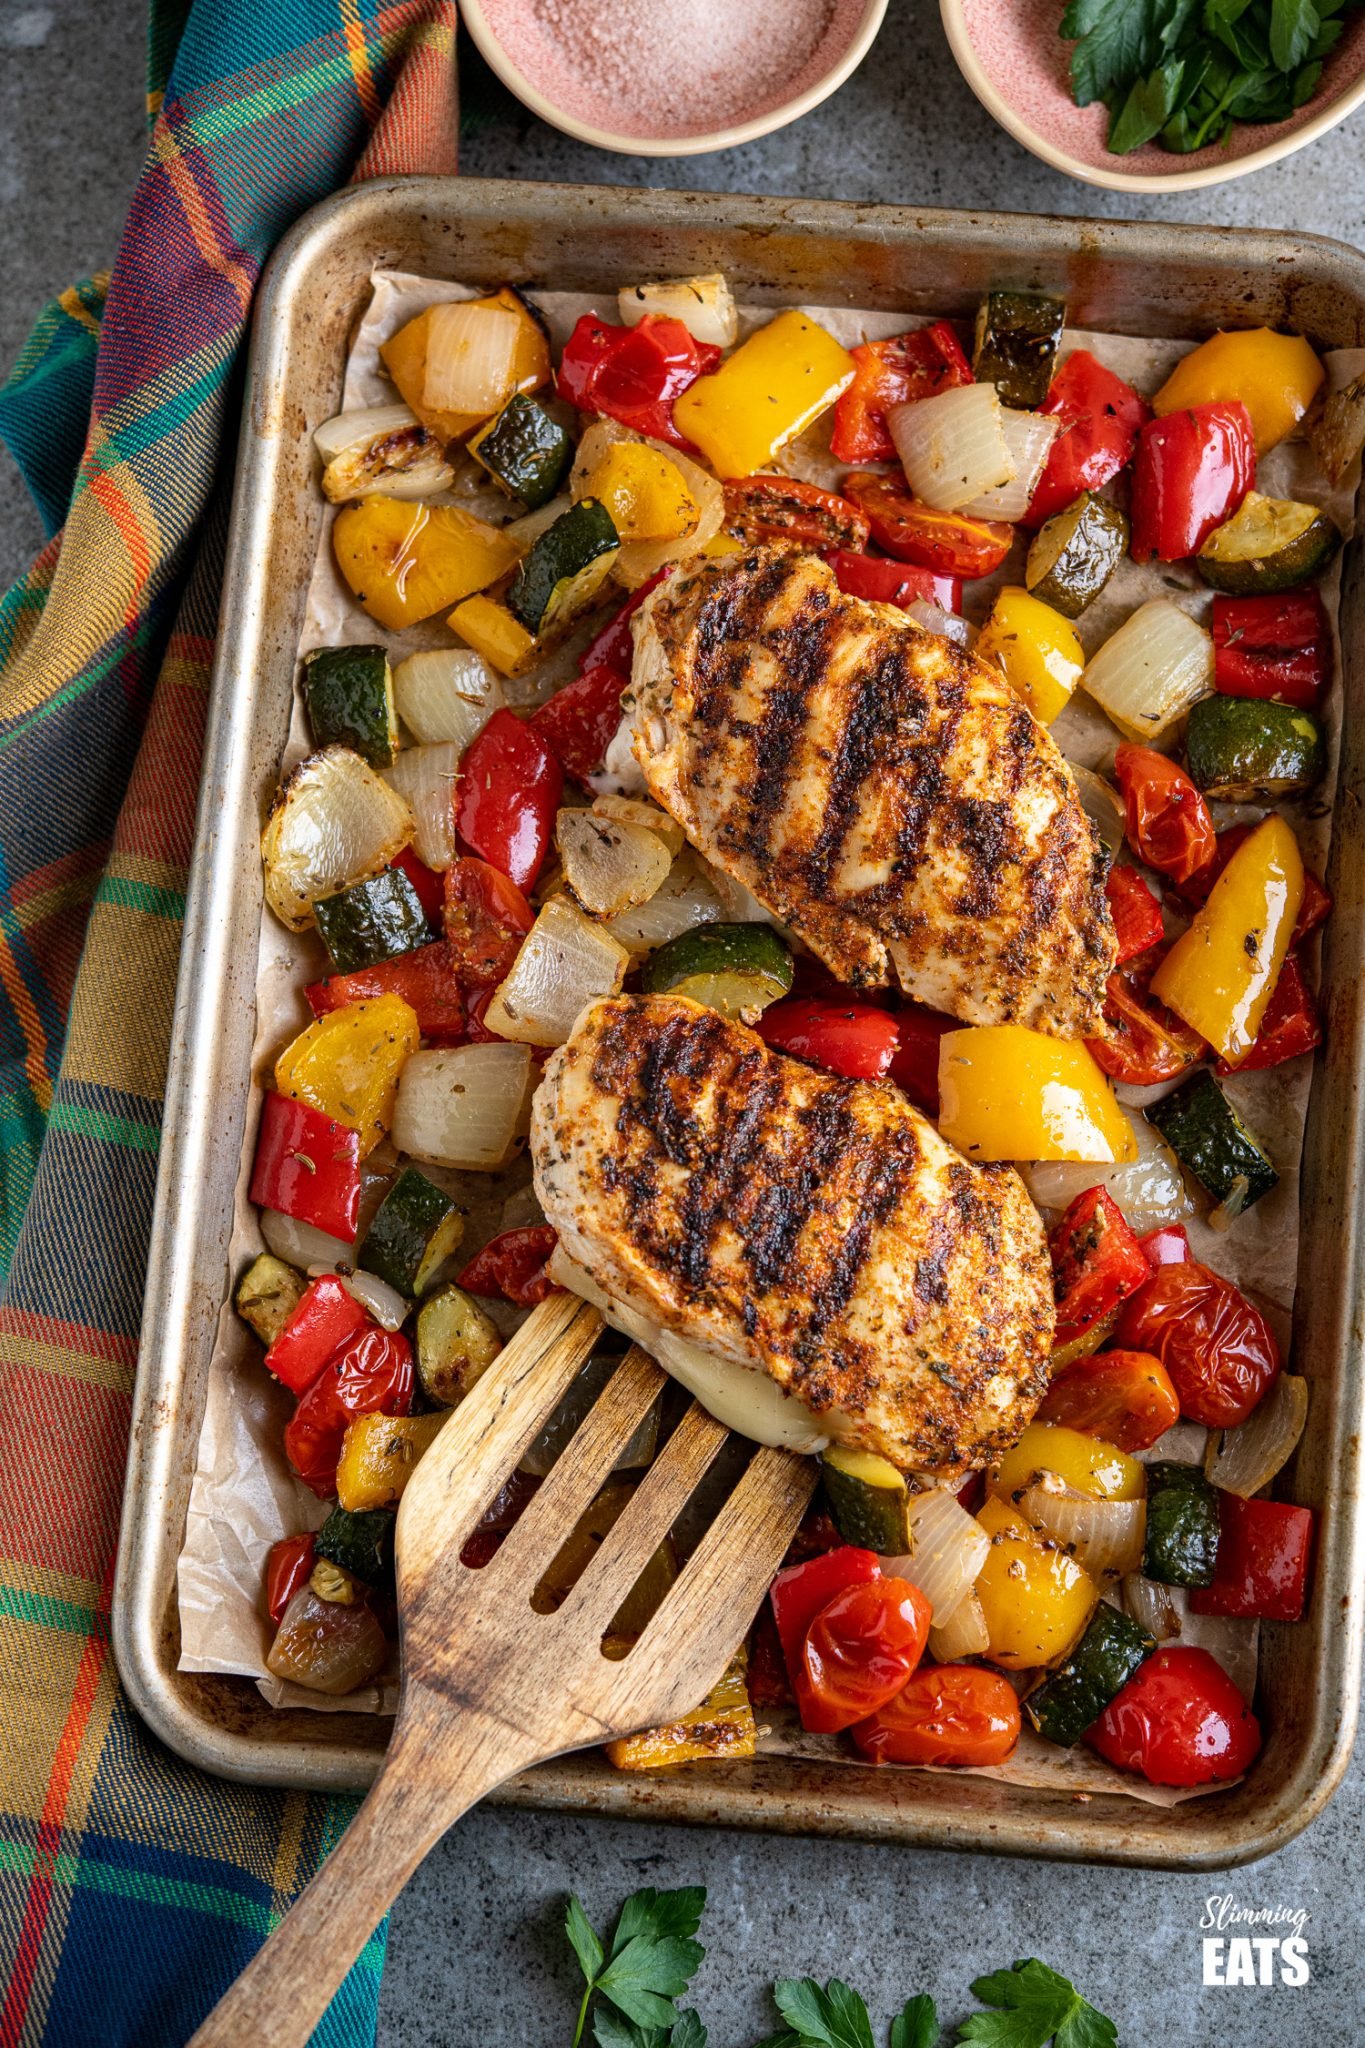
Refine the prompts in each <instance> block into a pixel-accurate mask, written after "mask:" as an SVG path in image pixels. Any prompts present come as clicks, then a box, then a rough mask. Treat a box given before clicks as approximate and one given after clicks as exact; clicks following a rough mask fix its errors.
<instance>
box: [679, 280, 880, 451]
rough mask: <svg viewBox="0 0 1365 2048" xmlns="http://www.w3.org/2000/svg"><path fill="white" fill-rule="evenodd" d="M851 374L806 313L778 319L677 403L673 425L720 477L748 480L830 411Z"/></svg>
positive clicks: (851, 366)
mask: <svg viewBox="0 0 1365 2048" xmlns="http://www.w3.org/2000/svg"><path fill="white" fill-rule="evenodd" d="M855 368H856V365H855V363H854V361H853V358H852V356H851V355H850V354H849V352H848V350H847V349H846V348H841V347H840V346H839V344H838V342H837V341H836V340H835V339H834V336H833V335H832V334H828V333H826V331H825V329H824V328H823V327H817V325H816V324H815V322H814V321H813V320H811V319H808V318H807V316H806V314H804V313H798V312H796V311H795V310H792V311H789V312H786V313H779V314H778V316H777V318H776V319H775V320H770V321H769V322H768V325H767V326H766V327H760V328H759V329H758V330H757V332H756V333H754V334H751V335H750V336H749V339H748V340H747V341H746V342H743V343H742V344H741V345H740V347H739V348H737V349H736V350H735V352H734V354H733V355H732V356H727V357H726V359H725V361H724V362H723V363H722V364H721V366H720V368H719V369H718V370H716V371H715V372H714V373H713V374H712V375H711V376H709V377H698V379H697V381H696V383H695V384H693V385H690V386H689V387H688V389H687V390H686V391H684V392H683V394H682V397H681V398H679V399H676V400H675V401H674V405H673V422H674V425H675V426H676V427H677V428H678V431H679V432H680V433H683V434H686V435H687V437H688V439H689V440H690V441H695V442H696V444H697V446H698V448H700V450H701V452H702V454H703V455H704V456H705V457H706V459H707V461H708V462H709V463H710V465H711V467H712V469H714V470H715V472H716V474H717V476H752V475H753V473H754V471H755V470H756V469H765V468H766V467H767V465H768V464H769V463H770V462H771V461H772V459H773V457H774V455H776V453H777V451H778V449H779V448H781V447H782V446H783V444H784V442H787V441H790V440H791V438H792V436H793V435H794V434H799V433H801V432H802V431H803V429H804V428H806V427H808V426H809V425H810V423H811V421H812V420H816V419H819V417H820V415H821V413H822V412H825V411H827V410H828V408H829V407H830V406H831V405H833V403H834V401H835V399H836V398H837V397H838V396H839V393H840V392H841V391H842V390H843V389H844V387H845V385H847V384H850V383H851V382H852V381H853V373H854V370H855Z"/></svg>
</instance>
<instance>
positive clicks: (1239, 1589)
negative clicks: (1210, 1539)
mask: <svg viewBox="0 0 1365 2048" xmlns="http://www.w3.org/2000/svg"><path fill="white" fill-rule="evenodd" d="M1312 1554H1313V1510H1312V1509H1311V1508H1296V1507H1294V1506H1292V1505H1291V1504H1290V1502H1289V1501H1287V1500H1242V1499H1241V1498H1240V1497H1239V1496H1238V1495H1237V1494H1235V1493H1220V1494H1219V1496H1218V1562H1217V1564H1216V1566H1215V1567H1214V1574H1213V1583H1212V1585H1209V1586H1196V1587H1193V1588H1191V1591H1190V1606H1191V1608H1192V1609H1193V1611H1194V1612H1195V1613H1196V1614H1231V1615H1235V1616H1237V1617H1238V1618H1239V1619H1241V1620H1246V1621H1251V1620H1254V1619H1255V1618H1257V1617H1259V1618H1260V1619H1261V1620H1262V1621H1302V1619H1303V1610H1304V1607H1305V1606H1306V1605H1307V1601H1308V1566H1309V1561H1310V1559H1311V1557H1312Z"/></svg>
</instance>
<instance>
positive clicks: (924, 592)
mask: <svg viewBox="0 0 1365 2048" xmlns="http://www.w3.org/2000/svg"><path fill="white" fill-rule="evenodd" d="M829 566H830V568H831V569H832V570H833V571H834V574H835V577H836V579H837V581H838V584H839V588H840V590H842V591H843V593H844V595H845V596H846V597H863V598H866V599H867V600H868V602H869V603H870V604H897V605H900V607H901V608H902V610H903V609H904V608H905V606H906V605H908V604H916V603H919V604H936V605H937V606H938V607H939V609H940V610H941V611H945V612H960V611H961V610H962V578H961V577H960V576H940V575H938V574H937V573H936V572H935V571H934V570H933V569H917V568H916V567H915V565H914V563H913V562H893V561H891V560H890V559H889V558H888V557H887V556H885V555H856V554H850V553H849V552H848V551H847V550H846V549H844V548H839V549H836V551H835V552H834V554H832V555H831V556H830V558H829Z"/></svg>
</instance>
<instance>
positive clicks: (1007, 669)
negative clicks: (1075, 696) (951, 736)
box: [976, 584, 1085, 725]
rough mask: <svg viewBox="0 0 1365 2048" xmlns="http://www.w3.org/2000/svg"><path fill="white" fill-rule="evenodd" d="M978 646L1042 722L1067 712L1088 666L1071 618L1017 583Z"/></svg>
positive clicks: (1000, 601)
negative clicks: (1083, 671)
mask: <svg viewBox="0 0 1365 2048" xmlns="http://www.w3.org/2000/svg"><path fill="white" fill-rule="evenodd" d="M976 651H977V653H978V654H979V655H980V657H981V659H982V660H983V661H989V662H993V663H994V664H995V666H996V668H998V669H999V671H1000V673H1001V675H1002V676H1003V677H1004V678H1005V681H1006V682H1007V683H1008V684H1009V686H1010V688H1011V689H1012V690H1013V691H1014V694H1015V696H1016V697H1022V698H1023V700H1024V702H1025V703H1026V704H1027V705H1028V708H1029V710H1030V711H1031V712H1032V713H1033V715H1034V717H1035V718H1036V719H1037V720H1038V721H1039V722H1040V724H1042V725H1051V723H1052V721H1053V719H1054V718H1057V717H1059V716H1060V714H1061V713H1062V712H1063V711H1065V709H1066V707H1067V704H1068V703H1069V701H1070V698H1071V692H1072V691H1073V690H1074V689H1075V687H1076V685H1077V683H1078V682H1079V681H1080V679H1081V671H1082V669H1083V668H1084V667H1085V650H1084V649H1083V648H1082V646H1081V643H1080V641H1079V640H1078V639H1077V637H1076V629H1075V627H1074V626H1073V625H1072V624H1071V623H1070V621H1069V620H1068V619H1064V618H1063V617H1062V615H1061V613H1060V612H1055V611H1053V609H1052V606H1051V605H1050V604H1044V603H1043V601H1042V599H1041V598H1039V597H1033V596H1031V595H1030V594H1029V592H1028V591H1027V590H1021V589H1019V588H1018V586H1017V585H1015V584H1007V585H1006V586H1005V588H1004V589H1003V590H1002V591H1001V592H1000V594H999V595H998V597H997V598H996V600H995V603H994V605H993V606H992V608H991V615H990V617H989V618H988V619H987V621H986V623H985V625H984V626H983V627H982V628H981V634H980V637H979V639H978V640H977V643H976Z"/></svg>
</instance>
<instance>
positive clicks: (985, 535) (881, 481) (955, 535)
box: [844, 470, 1014, 580]
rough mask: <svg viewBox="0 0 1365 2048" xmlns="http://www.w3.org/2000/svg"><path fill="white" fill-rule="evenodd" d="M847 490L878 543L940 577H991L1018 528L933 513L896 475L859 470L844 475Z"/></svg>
mask: <svg viewBox="0 0 1365 2048" xmlns="http://www.w3.org/2000/svg"><path fill="white" fill-rule="evenodd" d="M844 493H845V495H846V496H847V497H850V498H852V500H853V502H854V504H855V505H861V507H862V509H863V511H864V512H866V514H867V517H868V521H869V523H870V525H871V528H872V538H873V540H875V541H876V543H877V546H878V547H879V548H885V550H886V552H887V554H888V555H894V556H895V557H896V560H897V561H898V562H914V563H915V564H916V565H917V566H918V567H919V568H921V569H936V570H937V571H938V573H939V574H940V575H941V576H962V577H965V578H967V579H969V580H970V579H971V578H972V577H974V576H989V575H990V573H991V571H992V569H998V568H999V567H1000V564H1001V563H1002V562H1003V561H1004V559H1005V557H1006V555H1007V554H1008V553H1009V551H1010V548H1011V546H1012V545H1013V542H1014V528H1013V527H1012V526H1007V525H1006V524H1005V523H1004V521H1003V520H999V519H974V518H970V517H969V516H968V514H967V513H965V512H935V511H934V509H933V507H932V506H930V505H922V504H921V503H920V501H919V499H918V498H913V497H911V495H910V492H909V491H908V490H907V489H906V486H905V485H904V484H903V483H897V481H896V479H895V478H894V477H893V476H881V475H879V474H877V473H875V472H873V471H867V470H855V471H854V472H853V474H852V475H851V476H846V477H845V478H844Z"/></svg>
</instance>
